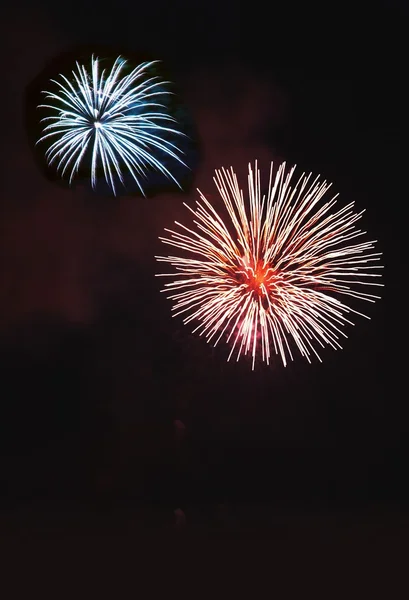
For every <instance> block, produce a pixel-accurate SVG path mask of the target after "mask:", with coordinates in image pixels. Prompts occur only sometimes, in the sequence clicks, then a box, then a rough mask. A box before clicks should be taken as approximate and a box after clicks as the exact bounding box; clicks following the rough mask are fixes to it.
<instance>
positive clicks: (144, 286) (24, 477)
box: [0, 0, 409, 529]
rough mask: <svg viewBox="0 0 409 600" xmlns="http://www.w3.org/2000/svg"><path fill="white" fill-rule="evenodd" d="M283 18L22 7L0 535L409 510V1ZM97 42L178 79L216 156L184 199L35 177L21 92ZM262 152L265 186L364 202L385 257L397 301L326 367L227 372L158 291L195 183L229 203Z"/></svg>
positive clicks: (7, 277)
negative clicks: (274, 176) (8, 530)
mask: <svg viewBox="0 0 409 600" xmlns="http://www.w3.org/2000/svg"><path fill="white" fill-rule="evenodd" d="M267 4H268V8H263V5H262V4H261V3H257V2H256V3H254V2H252V3H250V4H249V5H246V4H245V3H243V6H241V5H240V3H236V2H230V1H229V0H221V1H220V2H214V3H213V2H209V1H208V2H202V1H201V0H199V1H198V2H190V3H188V2H186V0H176V1H173V2H165V1H164V0H157V1H156V2H145V3H137V2H129V3H126V2H124V0H118V1H117V2H115V3H114V6H109V5H108V3H107V4H106V5H99V6H98V7H97V8H96V5H95V2H91V1H90V0H82V2H78V1H77V0H73V1H72V2H70V4H69V6H68V5H66V4H64V3H58V2H57V3H56V2H54V3H51V2H47V1H43V2H41V1H40V2H38V3H36V6H35V8H34V5H32V4H31V3H30V4H28V6H27V7H24V2H23V5H22V4H21V3H19V4H17V3H11V2H10V3H9V5H8V8H6V13H5V15H6V16H5V18H3V20H2V23H1V30H2V31H1V36H0V48H1V56H2V58H3V63H2V94H1V96H0V107H1V114H2V127H1V145H0V148H1V155H0V156H1V162H0V164H1V171H0V172H1V177H0V198H1V221H0V228H1V233H0V357H1V359H0V367H1V376H0V448H1V450H0V454H1V456H0V508H1V511H2V515H3V516H2V522H4V526H6V523H8V522H9V521H8V520H9V519H10V518H11V517H10V515H11V514H13V515H20V516H18V517H16V516H14V517H13V518H14V521H13V523H14V525H15V524H16V523H18V522H19V519H20V518H21V519H22V518H23V517H21V515H22V514H25V513H27V512H29V511H31V512H30V514H34V513H35V514H42V515H47V514H57V513H58V514H60V513H61V514H62V513H64V514H65V515H66V514H71V512H75V513H76V514H77V513H81V514H82V513H83V512H84V513H87V514H89V513H92V514H95V513H98V511H102V512H103V511H109V512H110V514H113V515H115V518H118V519H120V518H121V517H120V516H121V515H124V514H131V513H132V511H139V513H138V514H141V515H143V516H142V517H138V519H140V520H141V522H145V521H146V522H149V523H153V524H159V525H160V526H162V524H163V526H167V525H169V524H172V522H173V520H174V518H175V517H174V514H173V511H174V510H175V509H177V508H180V509H182V510H183V511H184V513H185V515H186V522H187V525H188V526H189V523H190V524H192V526H194V525H195V524H198V523H200V524H204V526H205V527H209V528H211V527H213V526H216V527H222V528H223V527H227V525H226V523H231V522H232V523H233V522H234V523H236V524H237V523H239V522H241V521H240V519H242V520H246V519H248V520H249V519H250V520H251V518H253V517H251V516H249V515H250V513H251V510H250V509H249V507H252V506H259V507H261V506H262V507H264V508H262V509H261V508H260V509H258V511H259V512H258V515H259V516H258V518H259V522H258V527H259V528H261V529H262V528H263V527H264V525H265V524H266V522H267V520H268V519H271V518H272V517H271V515H283V514H296V515H307V514H318V515H327V514H332V513H337V514H339V513H348V514H350V513H356V514H363V513H369V512H371V511H375V512H376V511H378V512H379V511H380V512H383V513H385V512H386V513H388V512H389V513H392V511H393V510H394V511H404V510H406V509H407V506H408V501H409V493H408V487H407V473H408V460H409V442H408V439H409V438H408V422H409V421H408V420H409V409H408V402H407V385H406V344H405V331H406V325H407V320H406V318H405V315H406V296H405V289H406V285H407V277H406V274H407V261H406V259H405V255H406V248H405V247H404V241H405V239H406V237H407V202H408V194H407V178H406V173H407V165H408V158H409V157H408V150H407V148H408V145H407V123H406V121H407V106H408V104H407V99H406V98H405V88H406V86H407V81H406V79H407V52H406V50H407V48H406V44H405V39H406V34H407V23H408V17H409V14H408V9H407V5H405V3H404V2H403V1H402V2H398V1H396V0H395V2H386V0H385V1H384V2H376V3H373V4H372V6H371V8H370V9H368V11H365V9H364V8H362V9H359V7H357V5H356V3H350V4H348V3H339V4H335V5H333V4H332V3H328V9H327V10H326V11H325V10H324V12H323V11H322V7H314V6H311V5H310V3H306V4H308V8H307V6H306V7H305V8H304V9H302V10H299V8H298V6H297V5H296V4H294V5H293V4H292V3H283V2H280V3H275V2H270V3H267ZM270 10H271V13H270ZM357 13H358V14H357ZM361 13H362V14H361ZM94 43H95V44H98V45H101V44H104V45H107V46H110V45H112V46H113V47H115V48H117V47H118V48H122V52H123V53H124V54H125V55H126V52H127V51H129V52H132V53H142V54H144V53H148V54H150V55H154V56H156V58H158V59H161V60H163V61H164V64H165V65H166V67H167V68H168V70H169V72H170V73H171V74H172V77H173V78H174V81H175V84H176V86H177V89H178V91H179V93H180V95H181V97H182V98H183V102H184V103H185V104H186V106H187V107H188V109H189V111H190V113H191V115H192V119H193V121H194V123H195V126H196V128H197V132H198V137H199V141H200V143H199V146H200V160H199V162H198V166H197V170H196V171H195V176H194V180H193V182H192V189H191V190H190V191H189V192H187V193H186V194H185V195H183V194H182V193H179V192H177V191H175V192H174V193H167V194H163V195H156V196H155V197H152V198H148V199H144V198H141V197H136V196H133V197H131V196H128V197H127V196H123V197H120V198H111V197H107V196H99V195H98V194H92V193H91V192H89V191H87V190H85V189H83V188H82V187H81V186H75V187H74V188H72V189H67V188H65V187H63V186H60V185H58V183H57V182H52V181H49V180H47V178H45V177H44V174H43V173H42V172H41V169H39V167H38V165H37V164H36V161H35V160H34V158H33V154H32V152H31V149H30V139H29V137H30V134H29V132H28V130H27V127H26V123H25V119H24V114H25V111H26V110H27V106H26V93H27V89H28V87H29V86H30V84H31V82H32V81H33V80H34V79H35V78H36V77H37V76H38V75H39V74H40V73H41V72H42V71H43V70H44V69H45V68H46V65H47V64H48V63H49V62H50V61H51V60H53V59H54V58H55V57H58V56H59V55H60V54H61V53H62V52H66V51H70V52H71V51H73V50H75V48H76V47H77V46H80V45H84V44H87V45H91V46H92V44H94ZM255 159H257V160H258V161H259V164H260V166H261V169H262V173H264V175H265V177H268V167H269V163H270V161H271V160H274V161H279V162H281V161H282V160H286V161H287V163H288V164H289V165H292V164H297V165H298V167H299V169H300V172H302V171H307V172H309V171H312V172H313V173H314V174H317V175H318V174H321V176H322V177H323V178H325V179H327V180H329V181H332V182H333V183H334V186H333V190H334V191H335V193H337V192H339V194H340V202H341V203H343V204H347V203H348V202H350V201H355V203H356V208H357V209H358V210H362V209H364V208H365V209H366V212H365V215H364V218H363V221H362V227H363V228H364V229H365V230H366V231H368V237H369V238H370V239H376V240H379V243H378V245H377V248H379V250H380V251H381V252H383V253H384V256H383V258H382V260H383V264H384V265H385V272H384V283H385V289H384V290H383V291H382V296H383V298H382V300H380V301H378V302H377V303H376V304H374V305H369V304H368V305H366V304H365V306H363V307H362V308H363V309H364V312H365V309H366V313H367V314H368V315H369V316H370V317H371V320H370V321H367V320H365V319H359V317H357V318H356V320H355V323H356V325H355V327H351V328H349V330H348V331H347V333H348V336H349V337H348V339H347V340H345V343H344V344H343V345H344V349H343V350H342V351H337V352H335V351H333V350H331V349H330V348H327V349H326V350H324V351H323V352H322V358H323V363H322V364H320V363H318V362H313V364H312V365H309V364H308V363H307V362H306V361H304V360H303V359H302V357H301V356H296V360H295V361H294V363H292V364H290V365H289V366H287V367H286V368H285V369H284V368H283V367H282V365H281V364H280V361H279V360H278V359H273V361H272V365H270V367H263V366H260V367H257V368H256V371H255V372H252V371H251V364H249V363H248V361H246V360H241V361H240V362H239V363H236V362H231V363H227V362H226V361H225V358H226V351H225V348H220V349H217V350H215V349H212V347H211V346H209V345H207V344H206V343H205V342H204V341H203V340H202V339H200V338H196V337H195V336H192V335H191V334H190V330H189V328H188V327H185V326H184V325H183V324H182V322H181V320H178V319H177V318H174V319H173V318H171V311H170V309H171V303H170V302H169V301H168V300H166V298H165V297H164V295H163V294H160V293H159V289H160V284H161V281H160V280H158V279H157V278H155V273H156V272H158V270H159V269H158V267H160V265H157V264H155V260H154V256H155V255H157V254H163V248H162V247H161V246H162V245H161V243H160V242H159V240H158V236H159V235H161V233H162V231H163V228H164V227H171V225H172V223H173V221H175V220H178V219H183V217H184V216H186V213H187V211H186V209H184V208H183V206H182V202H183V201H190V200H191V199H194V198H195V197H196V195H195V194H196V192H195V188H196V187H199V188H200V189H201V191H203V192H204V193H205V194H206V193H207V194H209V197H211V196H212V195H214V194H215V193H216V190H215V187H214V184H213V181H212V176H213V171H214V169H215V168H219V167H222V166H225V167H230V165H232V166H234V168H235V169H236V171H237V172H238V174H239V177H241V178H242V179H241V180H242V181H243V184H244V186H245V185H246V171H247V165H248V163H249V162H254V160H255ZM243 177H244V179H243ZM33 511H34V512H33ZM87 511H88V512H87ZM223 515H224V516H223ZM43 518H45V517H43ZM135 519H136V517H135ZM14 525H13V526H14ZM2 526H3V525H2ZM236 526H237V527H238V525H232V527H236Z"/></svg>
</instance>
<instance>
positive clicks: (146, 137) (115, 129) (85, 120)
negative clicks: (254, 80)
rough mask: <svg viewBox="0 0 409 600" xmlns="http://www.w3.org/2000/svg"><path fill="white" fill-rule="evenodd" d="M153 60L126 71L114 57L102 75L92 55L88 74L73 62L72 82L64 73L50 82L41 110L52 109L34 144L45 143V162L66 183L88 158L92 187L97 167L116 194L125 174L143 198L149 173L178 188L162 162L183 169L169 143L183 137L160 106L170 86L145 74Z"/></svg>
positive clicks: (178, 153)
mask: <svg viewBox="0 0 409 600" xmlns="http://www.w3.org/2000/svg"><path fill="white" fill-rule="evenodd" d="M157 62H158V61H151V62H144V63H142V64H141V65H139V66H138V67H137V68H135V69H133V70H130V69H129V68H128V67H127V61H126V60H125V59H123V58H121V57H118V58H117V59H116V60H115V61H114V63H113V66H112V68H111V69H110V70H109V72H107V70H105V69H104V70H102V71H100V66H99V59H98V58H97V57H96V58H95V57H94V56H92V58H91V70H90V72H88V71H87V68H86V67H85V66H84V65H81V64H79V63H78V62H77V63H76V71H72V78H71V80H70V79H68V78H67V77H66V76H65V75H60V80H51V82H52V83H53V84H54V85H55V86H56V87H55V91H51V92H47V91H46V92H43V94H45V95H46V99H47V100H48V101H49V103H48V104H41V105H40V106H39V108H46V109H47V110H51V111H52V116H47V117H45V118H43V119H42V120H41V123H44V128H43V132H42V133H43V135H42V137H41V138H40V139H39V140H38V142H37V143H40V142H47V143H49V146H48V148H47V150H46V153H45V156H46V160H47V163H48V164H49V165H52V164H56V165H57V171H58V172H60V173H61V175H62V176H63V177H64V175H66V174H69V182H70V184H71V183H72V181H73V179H74V177H75V175H76V174H77V173H78V169H79V167H80V165H81V163H83V162H87V161H88V160H89V161H90V163H91V164H90V170H91V185H92V188H93V189H95V186H96V179H97V170H98V169H102V171H101V172H102V173H103V175H104V179H105V181H106V183H107V184H108V186H109V187H110V189H111V190H112V192H113V193H114V194H115V195H116V187H117V186H116V184H117V183H118V181H119V182H120V183H121V184H122V185H123V186H125V183H124V171H127V172H128V173H130V175H131V177H132V179H133V180H134V181H135V183H136V185H137V187H138V189H139V190H140V191H141V192H142V194H144V189H143V185H142V182H143V179H144V178H146V176H147V172H148V170H155V171H157V172H160V173H162V174H163V175H164V176H165V177H166V178H168V179H171V180H173V181H174V182H175V183H176V184H177V185H178V186H179V187H180V184H179V183H178V181H177V180H176V178H175V177H174V175H172V173H171V171H170V170H169V169H168V168H167V167H166V166H165V160H167V159H169V158H170V159H171V160H176V161H177V162H178V163H180V164H182V165H183V166H184V167H186V166H187V165H186V164H185V163H184V162H183V161H182V159H181V155H182V154H183V152H182V151H181V150H180V148H179V147H178V145H177V144H176V143H174V141H173V142H172V141H170V139H169V137H170V138H171V139H174V138H175V137H176V138H178V136H182V135H184V134H183V133H182V132H180V131H179V130H177V129H175V127H174V126H172V124H173V125H174V124H175V123H176V119H175V118H174V117H172V116H171V115H170V113H169V111H168V110H167V108H166V106H165V104H161V103H160V102H159V100H160V98H161V97H162V99H165V98H166V97H169V95H170V94H171V92H170V91H168V90H167V87H166V86H167V85H168V84H169V82H167V81H162V80H161V78H160V77H158V76H152V77H149V75H148V72H149V71H150V68H151V67H152V66H153V65H155V64H156V63H157ZM126 72H127V73H126Z"/></svg>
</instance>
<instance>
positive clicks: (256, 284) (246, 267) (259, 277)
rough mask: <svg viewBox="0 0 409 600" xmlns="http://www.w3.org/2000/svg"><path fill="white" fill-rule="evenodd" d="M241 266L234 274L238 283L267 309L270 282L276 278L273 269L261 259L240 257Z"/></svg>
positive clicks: (270, 290)
mask: <svg viewBox="0 0 409 600" xmlns="http://www.w3.org/2000/svg"><path fill="white" fill-rule="evenodd" d="M242 262H243V268H242V269H238V270H237V272H236V274H235V276H236V281H237V283H238V284H240V285H242V286H243V287H244V288H245V290H246V291H247V292H248V293H249V294H250V295H251V296H252V298H253V299H254V300H259V301H260V302H261V303H262V306H263V308H264V309H265V310H268V307H269V301H268V296H269V295H270V294H271V292H272V289H271V287H272V284H273V282H274V280H275V279H276V277H275V274H274V270H273V269H272V268H271V267H270V266H269V265H268V264H265V263H264V261H262V260H255V259H253V258H251V259H242Z"/></svg>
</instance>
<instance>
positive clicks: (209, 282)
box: [156, 163, 382, 369]
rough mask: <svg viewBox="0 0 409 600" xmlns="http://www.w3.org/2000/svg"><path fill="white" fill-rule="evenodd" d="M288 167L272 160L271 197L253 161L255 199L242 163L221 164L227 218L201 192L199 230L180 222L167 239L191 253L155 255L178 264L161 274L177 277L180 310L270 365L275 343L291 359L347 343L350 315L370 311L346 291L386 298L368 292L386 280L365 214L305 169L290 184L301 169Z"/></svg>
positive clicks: (171, 287) (210, 335) (196, 212)
mask: <svg viewBox="0 0 409 600" xmlns="http://www.w3.org/2000/svg"><path fill="white" fill-rule="evenodd" d="M285 167H286V165H285V163H283V164H281V165H280V167H279V168H278V170H277V172H276V175H275V177H273V163H272V164H271V170H270V180H269V187H268V192H267V194H266V195H262V193H261V185H260V171H259V170H258V169H257V163H256V164H255V170H254V172H253V170H252V167H251V165H249V175H248V187H249V197H248V201H247V202H245V200H244V197H243V192H242V191H241V189H240V187H239V184H238V181H237V177H236V175H235V173H234V171H233V168H231V169H230V170H226V169H224V168H223V169H221V170H220V171H218V170H216V177H214V178H213V179H214V181H215V183H216V186H217V189H218V192H219V194H220V196H221V198H222V200H223V203H224V205H225V207H226V209H227V219H223V218H222V216H221V214H219V212H217V210H216V209H215V208H214V206H212V204H210V202H209V201H208V200H207V199H206V198H205V196H204V195H203V194H202V193H201V192H200V191H199V190H198V191H199V194H200V201H199V200H198V201H197V202H196V207H195V209H192V208H190V207H189V206H188V205H187V204H185V206H186V207H187V208H188V209H189V210H190V211H191V213H193V216H194V224H193V226H192V228H191V229H189V228H187V227H186V226H185V225H182V224H181V223H178V222H175V223H176V225H177V226H178V228H179V230H180V231H172V230H169V229H166V230H165V231H167V232H169V233H170V238H160V239H161V240H162V242H164V243H165V244H170V245H171V246H174V247H176V248H178V250H181V251H182V253H181V254H182V255H181V256H167V257H164V256H157V257H156V259H157V260H158V261H160V262H166V263H170V265H172V267H174V269H175V270H174V271H173V273H168V274H160V275H158V276H166V277H169V276H170V277H172V278H173V279H174V280H173V281H172V282H171V283H167V284H165V289H164V290H163V291H164V292H168V293H169V292H170V294H169V298H170V299H171V300H173V303H174V306H173V310H174V312H175V315H174V316H176V315H179V314H184V315H185V318H184V323H189V322H191V321H195V322H197V327H196V328H195V329H194V331H197V332H199V333H200V334H201V335H202V334H204V335H205V336H206V338H207V341H208V342H210V341H213V342H214V344H215V345H216V344H217V343H218V342H219V340H220V339H221V338H222V337H225V338H226V340H227V341H228V342H231V345H232V347H231V351H230V354H229V359H230V357H231V356H232V355H233V353H234V352H235V350H236V352H237V360H238V359H239V358H240V356H241V355H242V354H248V353H251V355H252V359H253V360H252V366H253V369H254V364H255V360H256V358H257V357H258V356H259V355H261V358H262V360H263V361H266V362H267V363H269V360H270V357H271V350H272V349H274V352H275V354H278V355H280V356H281V359H282V361H283V364H284V366H285V365H286V364H287V360H288V357H289V358H291V360H292V359H293V355H292V350H291V348H292V346H294V345H295V346H296V347H297V348H298V350H299V351H300V353H301V354H302V355H303V356H304V357H305V358H307V360H308V361H309V362H310V357H311V353H313V354H315V355H316V356H317V358H318V359H319V360H321V359H320V357H319V355H318V352H317V348H316V346H320V347H324V346H325V345H326V344H327V345H330V346H331V347H333V348H334V349H337V348H341V345H340V343H339V336H343V337H347V335H346V334H345V333H344V332H343V331H342V329H341V328H342V327H343V326H344V325H346V324H351V325H352V324H353V323H351V321H350V320H349V319H348V318H347V317H346V315H347V314H348V313H355V314H359V315H361V316H364V317H366V315H363V314H362V313H359V312H357V311H356V310H354V309H353V308H351V307H350V306H347V305H346V304H344V303H343V302H342V301H341V300H340V297H341V296H344V297H353V298H357V299H360V300H366V301H368V302H374V301H375V299H377V298H379V296H374V295H372V294H368V293H366V292H364V291H363V289H364V287H365V286H382V284H381V283H378V282H377V281H376V279H375V278H379V277H381V275H380V274H379V273H376V270H377V269H381V268H382V267H381V265H379V264H374V263H376V262H377V261H379V260H380V259H379V257H380V256H381V254H380V253H375V252H373V249H374V243H375V242H374V241H370V242H366V241H358V239H357V238H361V237H362V236H363V235H364V234H365V232H362V231H360V230H358V229H356V227H355V223H356V222H357V221H358V220H359V219H360V218H361V216H362V213H363V212H364V211H362V212H360V213H355V212H354V211H353V203H350V204H348V205H347V206H345V207H344V208H340V209H338V210H336V211H334V210H333V208H334V206H335V204H336V196H335V197H333V198H332V199H331V200H329V201H326V202H325V203H323V202H322V198H323V196H324V194H325V193H326V192H327V190H328V189H329V188H330V187H331V184H327V182H326V181H324V182H322V183H321V182H320V181H319V179H318V177H317V178H316V179H315V180H314V181H312V182H310V179H311V174H310V175H308V176H306V175H305V174H304V173H303V174H302V175H301V177H300V178H299V180H298V182H297V183H296V184H295V185H294V186H293V187H291V185H290V184H291V180H292V176H293V173H294V170H295V167H293V168H292V169H291V170H290V171H289V172H288V173H286V168H285ZM374 271H375V272H374ZM366 318H369V317H366ZM291 339H292V342H291Z"/></svg>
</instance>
